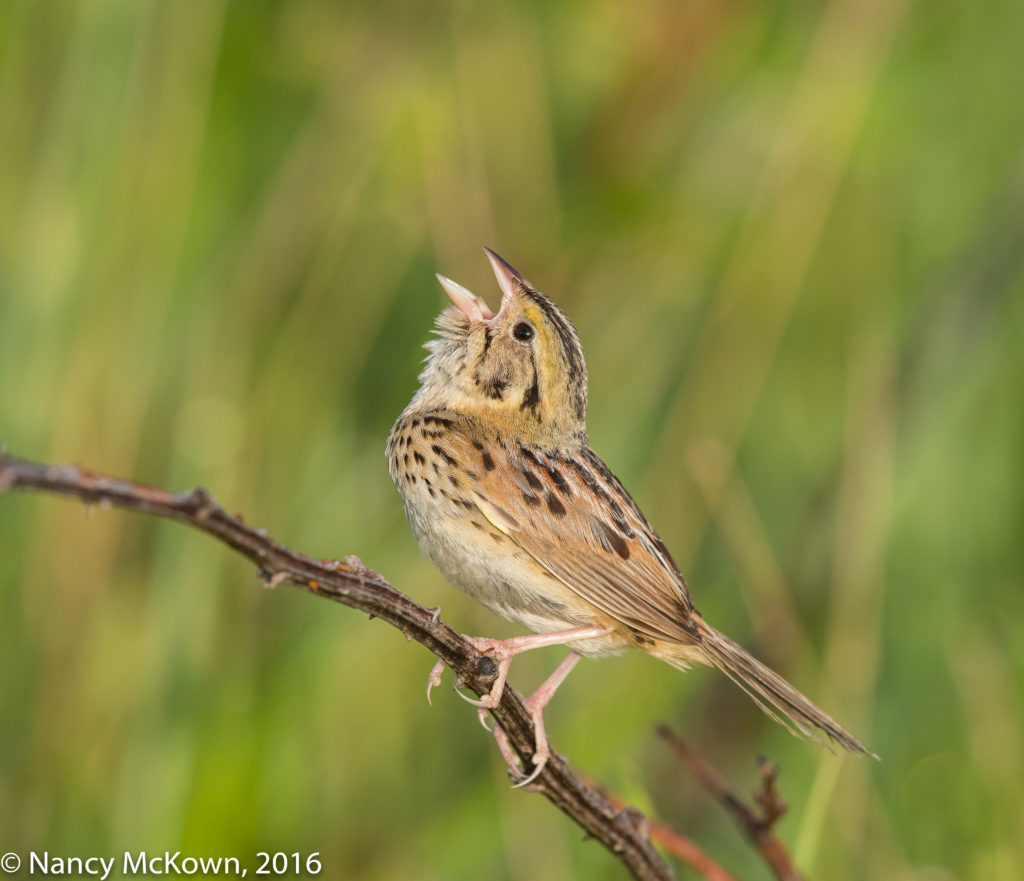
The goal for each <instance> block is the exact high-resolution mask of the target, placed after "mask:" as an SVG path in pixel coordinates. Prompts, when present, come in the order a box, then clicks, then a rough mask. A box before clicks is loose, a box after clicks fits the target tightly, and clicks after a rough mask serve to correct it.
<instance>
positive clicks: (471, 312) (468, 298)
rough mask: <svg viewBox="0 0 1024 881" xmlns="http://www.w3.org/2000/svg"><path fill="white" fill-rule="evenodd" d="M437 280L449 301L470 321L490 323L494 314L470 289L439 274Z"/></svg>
mask: <svg viewBox="0 0 1024 881" xmlns="http://www.w3.org/2000/svg"><path fill="white" fill-rule="evenodd" d="M437 280H438V281H439V282H441V287H443V288H444V292H445V293H446V294H447V295H448V297H449V299H451V301H452V302H453V303H454V304H455V305H456V306H458V307H459V308H460V309H461V310H462V314H463V315H465V316H466V317H467V318H468V319H469V320H470V321H490V320H491V319H492V318H494V313H493V312H492V311H491V310H490V309H488V308H487V304H486V303H485V302H484V301H483V300H481V299H480V298H479V297H478V296H477V295H476V294H474V293H473V292H472V291H471V290H469V289H468V288H464V287H463V286H462V285H460V284H459V283H458V282H457V281H452V280H451V279H450V278H445V276H443V275H441V274H440V273H438V275H437Z"/></svg>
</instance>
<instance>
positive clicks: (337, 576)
mask: <svg viewBox="0 0 1024 881" xmlns="http://www.w3.org/2000/svg"><path fill="white" fill-rule="evenodd" d="M12 489H20V490H30V491H33V490H34V491H38V492H45V493H53V494H56V495H64V496H70V497H73V498H76V499H78V500H80V501H82V502H85V503H87V504H96V505H99V506H100V507H101V508H105V507H117V508H124V509H126V510H129V511H137V512H139V513H142V514H150V515H153V516H156V517H165V518H167V519H169V520H177V521H178V522H180V523H185V524H188V525H189V526H191V527H193V528H195V529H198V530H199V531H200V532H205V533H206V534H207V535H210V536H212V537H213V538H215V539H217V540H218V541H220V542H222V543H223V544H226V545H227V546H228V547H230V548H232V549H233V550H235V551H237V552H238V553H240V554H241V555H242V556H244V557H246V558H247V559H248V560H250V561H251V562H253V563H255V564H256V566H257V567H258V570H259V575H260V578H261V579H262V580H263V582H264V584H266V585H268V586H271V587H276V586H277V585H279V584H283V583H290V584H293V585H295V586H297V587H300V588H302V589H303V590H306V591H309V592H310V593H313V594H316V595H317V596H322V597H325V598H327V599H331V600H334V601H335V602H339V603H342V604H343V605H346V606H350V607H352V608H353V609H359V610H360V611H362V612H367V613H369V614H370V615H371V616H373V617H375V618H380V619H381V620H382V621H386V622H387V623H388V624H390V625H391V626H392V627H395V628H397V629H398V630H399V631H401V632H402V633H403V634H404V635H405V637H406V638H407V639H410V640H415V641H416V642H418V643H420V644H421V645H424V646H426V647H427V648H428V649H429V650H430V651H431V652H433V653H434V654H435V655H437V657H438V658H440V659H441V660H443V661H444V662H445V664H447V665H448V666H449V667H450V668H451V669H452V671H453V672H454V674H455V677H456V680H457V681H458V682H460V683H461V684H462V685H463V686H465V687H467V688H469V689H471V690H473V691H474V692H476V693H477V694H478V695H481V696H483V695H485V694H487V693H488V692H489V691H490V688H491V685H492V683H493V682H494V678H495V675H496V673H497V669H496V665H495V663H494V661H493V660H492V659H491V658H490V657H487V656H485V655H481V654H479V653H478V652H477V650H476V649H475V648H473V646H472V645H470V644H469V642H467V641H466V640H465V639H464V638H463V637H462V636H461V635H460V634H458V633H457V632H456V631H454V630H453V629H452V628H451V627H449V626H448V625H447V624H446V623H445V622H444V621H442V620H441V618H440V616H439V615H438V614H437V612H436V610H429V609H426V608H424V607H423V606H421V605H419V604H418V603H415V602H413V601H412V600H411V599H409V597H407V596H406V595H405V594H403V593H402V592H401V591H399V590H396V589H395V588H394V587H392V586H391V585H390V584H389V583H388V582H387V581H386V580H385V579H384V578H383V577H381V575H379V574H378V573H377V572H374V571H373V570H371V569H367V568H366V567H365V566H364V565H363V564H362V563H361V562H360V561H359V559H358V558H357V557H348V558H346V560H345V561H344V562H340V561H336V560H334V561H331V560H321V561H319V562H318V561H316V560H313V559H310V558H309V557H306V556H304V555H302V554H299V553H296V552H295V551H292V550H290V549H289V548H286V547H284V546H283V545H280V544H278V543H277V542H276V541H274V540H273V539H272V538H270V537H269V536H268V535H266V533H265V531H264V530H259V529H253V528H252V527H250V526H247V525H246V524H245V523H244V522H243V520H242V518H241V517H232V516H231V515H230V514H228V513H227V512H226V511H224V509H223V508H221V506H220V505H218V504H217V502H216V501H215V500H214V499H213V497H212V496H210V494H209V493H208V492H207V491H206V490H204V489H194V490H192V491H191V492H184V493H172V492H168V491H166V490H163V489H157V488H155V487H151V486H145V485H144V484H139V483H133V482H131V481H128V480H122V479H120V478H116V477H107V476H105V475H102V474H96V473H95V472H92V471H87V470H86V469H84V468H77V467H75V466H73V465H56V466H51V465H44V464H40V463H37V462H30V461H27V460H24V459H16V458H14V457H12V456H7V455H3V454H0V493H3V492H5V491H7V490H12ZM493 712H494V716H495V718H496V719H497V722H498V724H499V725H501V727H502V728H503V729H504V731H505V733H506V734H507V735H508V739H509V742H510V743H511V744H512V746H513V748H514V749H515V750H516V752H517V753H518V754H519V756H520V757H521V758H522V760H523V767H524V768H529V767H530V764H531V757H532V755H533V750H534V730H533V723H532V722H531V720H530V716H529V714H528V713H527V712H526V709H525V707H524V706H523V702H522V698H521V697H520V695H519V694H518V693H517V692H516V691H515V690H514V689H512V688H506V689H505V693H504V696H503V697H502V700H501V704H500V706H498V707H496V708H495V710H494V711H493ZM528 788H529V789H531V790H534V791H536V792H540V793H542V794H543V795H545V796H546V797H547V798H548V799H549V800H550V801H551V802H553V803H554V804H555V805H556V806H557V807H558V808H560V809H561V810H562V811H564V812H565V813H566V814H568V815H569V816H570V817H571V818H572V819H573V820H574V821H575V822H576V823H578V824H579V825H580V826H581V827H582V828H583V829H584V830H585V831H586V833H587V834H588V836H590V837H593V838H596V839H597V840H598V841H600V842H601V843H602V844H604V845H605V847H607V848H608V849H609V850H610V851H611V852H612V853H613V854H614V855H615V857H616V859H618V860H620V861H621V862H622V863H623V864H624V865H625V866H626V868H627V869H628V870H629V872H630V873H631V874H632V876H633V877H634V878H637V879H641V881H665V879H669V878H671V877H672V873H671V871H670V870H669V868H668V866H667V865H666V864H665V862H664V861H663V860H662V859H661V857H660V856H659V855H658V853H657V852H656V851H655V849H654V848H653V847H652V845H651V842H650V840H649V837H648V833H647V827H648V822H647V819H646V817H644V816H643V815H642V814H639V812H636V811H633V810H624V809H622V807H621V806H617V805H613V804H612V803H610V802H609V800H608V799H607V798H605V797H604V796H603V795H602V794H601V793H600V792H599V791H598V790H597V789H595V788H594V787H593V786H591V785H589V784H588V783H587V782H586V781H584V780H582V779H581V778H580V777H579V776H578V775H577V774H575V773H574V772H573V771H572V770H570V768H569V766H568V764H567V763H566V762H565V761H564V760H563V759H561V758H559V757H558V756H557V755H555V756H552V757H551V759H550V760H549V761H548V763H547V765H546V766H545V768H544V770H543V771H542V772H541V774H540V775H539V776H538V778H537V780H536V781H535V782H534V783H533V784H531V785H530V786H529V787H528ZM707 859H709V860H710V858H707ZM691 864H692V863H691Z"/></svg>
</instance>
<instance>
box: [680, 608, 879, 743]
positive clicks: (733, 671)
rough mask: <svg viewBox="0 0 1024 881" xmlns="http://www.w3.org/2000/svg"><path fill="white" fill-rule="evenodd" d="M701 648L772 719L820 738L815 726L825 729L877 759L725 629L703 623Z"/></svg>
mask: <svg viewBox="0 0 1024 881" xmlns="http://www.w3.org/2000/svg"><path fill="white" fill-rule="evenodd" d="M699 632H700V650H701V652H702V653H703V655H704V656H705V658H706V659H707V662H708V663H709V664H710V665H711V666H712V667H717V668H718V669H719V670H721V671H722V672H723V673H725V675H726V676H728V677H729V678H730V679H731V680H732V681H733V682H735V683H736V684H737V685H738V686H739V687H740V688H742V689H743V690H744V691H745V692H746V693H747V694H748V695H750V697H751V698H753V700H754V702H755V703H756V704H757V705H758V706H759V707H760V708H761V709H762V710H763V711H764V712H765V713H766V714H767V715H768V716H770V717H771V718H772V719H774V720H775V721H776V722H778V723H779V724H780V725H783V726H784V727H786V728H788V729H789V730H790V731H791V732H792V733H793V734H795V735H797V736H798V737H806V738H810V739H811V740H820V738H818V737H817V736H816V734H815V731H814V729H815V728H817V729H818V730H819V731H823V732H824V733H825V734H827V735H828V736H829V738H831V739H832V740H833V741H835V742H836V743H838V744H839V745H840V746H842V747H844V748H846V749H848V750H850V751H851V752H855V753H862V754H863V755H866V756H871V757H872V758H874V759H877V758H878V756H876V755H875V754H874V753H873V752H871V750H869V749H868V748H867V747H865V746H864V745H863V744H862V743H861V742H860V741H859V740H857V738H856V737H854V736H853V735H852V734H850V732H849V731H847V730H846V729H845V728H843V727H842V726H841V725H840V724H839V723H838V722H836V721H835V720H834V719H832V718H831V717H830V716H829V715H828V714H827V713H825V712H823V711H822V710H820V709H818V707H816V706H815V705H814V704H812V703H811V702H810V701H809V700H808V699H807V698H805V697H804V696H803V695H802V694H800V692H799V691H797V690H796V689H795V688H793V686H792V685H790V684H789V683H788V682H786V680H785V679H783V678H782V677H781V676H779V675H778V674H777V673H775V672H773V671H772V670H769V669H768V668H767V667H766V666H765V665H764V664H762V663H761V662H760V661H758V660H757V659H756V658H754V657H752V656H751V655H749V654H748V653H747V652H745V651H744V650H743V649H742V648H741V647H740V646H738V645H737V644H736V643H734V642H733V641H732V640H731V639H729V637H727V636H726V635H725V634H724V633H719V632H718V631H717V630H715V629H714V628H713V627H710V626H709V625H708V624H706V623H705V622H703V621H702V622H701V623H700V631H699Z"/></svg>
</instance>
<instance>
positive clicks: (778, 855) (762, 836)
mask: <svg viewBox="0 0 1024 881" xmlns="http://www.w3.org/2000/svg"><path fill="white" fill-rule="evenodd" d="M658 735H659V736H660V737H661V738H662V740H664V741H665V742H666V743H667V744H668V745H669V746H670V747H672V751H673V752H674V753H675V754H676V757H677V758H678V759H679V761H681V762H682V763H683V764H684V765H686V767H687V768H689V769H690V772H691V773H692V774H693V776H694V777H696V778H697V782H698V783H700V785H701V786H703V787H704V788H705V789H706V790H707V791H708V792H709V793H711V795H712V796H714V798H715V799H716V800H717V801H718V802H719V803H720V804H721V805H722V806H723V807H724V808H725V809H726V810H727V811H728V812H729V813H730V814H732V816H733V819H735V820H736V824H737V825H738V826H739V827H740V831H742V832H743V834H744V836H745V837H746V839H747V840H748V841H749V842H750V843H751V844H752V845H753V846H754V849H755V850H756V851H757V852H758V853H759V854H760V855H761V859H763V860H764V862H765V864H766V865H767V866H768V868H770V869H771V870H772V872H773V873H774V875H775V877H776V878H778V879H779V881H803V876H802V875H801V874H800V873H799V872H798V871H797V869H796V866H794V865H793V860H792V859H791V858H790V856H789V851H788V850H787V849H786V845H784V844H783V843H782V842H781V841H780V840H779V839H778V838H777V837H776V836H775V833H774V832H772V829H773V827H774V826H775V824H776V823H777V822H778V820H779V818H780V817H782V815H783V814H785V813H786V805H785V803H784V802H783V801H782V799H781V798H780V797H779V794H778V790H777V789H776V788H775V781H776V780H777V778H778V776H779V769H778V768H777V767H776V766H775V765H774V764H773V763H772V762H770V761H768V760H767V759H764V758H761V759H758V770H759V771H760V772H761V786H760V788H759V789H757V790H756V791H755V792H754V800H755V801H756V802H757V804H758V805H759V806H760V808H761V813H760V815H758V813H757V812H756V811H755V810H753V809H752V808H750V807H749V806H748V805H746V804H744V803H743V801H742V800H741V799H740V798H739V797H737V796H735V795H733V793H732V792H730V791H729V788H728V786H726V784H725V781H724V780H722V778H721V777H720V776H719V775H718V773H717V772H716V771H715V769H714V768H712V767H711V766H710V765H709V764H708V763H707V762H705V761H704V760H703V759H702V758H701V757H700V756H698V755H697V754H696V753H695V752H694V751H693V750H691V749H690V747H689V746H687V745H686V743H685V742H684V741H683V740H682V739H681V738H679V737H678V736H677V735H676V734H674V733H673V732H672V731H671V730H670V729H669V728H668V727H666V726H664V725H662V726H661V727H660V728H658Z"/></svg>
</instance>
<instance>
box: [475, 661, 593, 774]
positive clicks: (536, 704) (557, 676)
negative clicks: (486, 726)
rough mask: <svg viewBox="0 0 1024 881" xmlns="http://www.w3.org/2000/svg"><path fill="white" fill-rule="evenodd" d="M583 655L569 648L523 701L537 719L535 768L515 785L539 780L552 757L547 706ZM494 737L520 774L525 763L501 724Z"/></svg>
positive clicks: (511, 764)
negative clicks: (569, 650)
mask: <svg viewBox="0 0 1024 881" xmlns="http://www.w3.org/2000/svg"><path fill="white" fill-rule="evenodd" d="M579 659H580V656H579V655H578V654H577V653H576V652H569V654H568V656H567V657H566V659H565V660H564V661H562V663H561V664H559V665H558V667H557V668H556V669H555V672H554V673H552V674H551V675H550V676H549V677H548V678H547V679H546V680H545V682H544V684H543V685H542V686H541V687H540V688H538V689H537V690H536V691H535V692H534V693H533V694H531V695H530V696H529V697H528V698H527V699H526V700H525V701H523V705H524V706H525V707H526V709H527V711H528V712H529V714H530V718H531V719H532V720H533V729H534V751H533V772H532V773H531V774H530V776H529V777H526V778H525V779H524V780H520V781H519V782H518V783H516V784H515V787H514V788H518V787H520V786H526V784H527V783H531V782H532V781H534V780H536V779H537V775H538V774H540V772H541V771H543V770H544V766H545V765H546V764H547V763H548V759H549V758H551V747H550V746H549V745H548V736H547V732H546V730H545V728H544V708H545V707H546V706H547V705H548V704H549V703H550V701H551V698H552V697H554V694H555V692H556V691H557V690H558V687H559V686H560V685H561V684H562V683H563V682H565V677H566V676H568V675H569V673H570V672H571V671H572V668H573V667H575V666H576V663H577V661H579ZM494 739H495V740H496V741H497V742H498V749H499V751H500V752H501V756H502V758H503V759H504V760H505V764H506V765H508V767H509V770H510V771H514V772H516V773H517V774H518V773H519V769H520V767H521V764H522V763H521V762H520V761H519V756H517V755H516V753H515V752H514V751H513V749H512V746H511V745H510V744H509V742H508V737H506V736H505V732H504V731H502V730H501V726H500V725H495V726H494Z"/></svg>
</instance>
